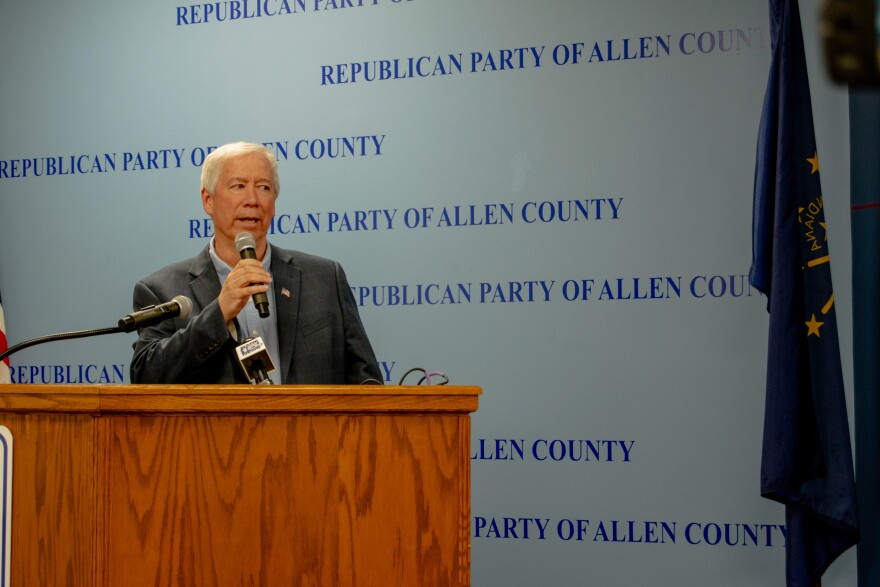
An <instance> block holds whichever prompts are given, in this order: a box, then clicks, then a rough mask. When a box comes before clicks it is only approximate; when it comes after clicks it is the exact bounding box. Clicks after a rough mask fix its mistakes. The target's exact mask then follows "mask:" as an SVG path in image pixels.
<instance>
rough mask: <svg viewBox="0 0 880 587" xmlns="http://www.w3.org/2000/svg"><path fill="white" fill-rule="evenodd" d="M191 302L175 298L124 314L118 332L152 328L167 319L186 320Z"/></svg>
mask: <svg viewBox="0 0 880 587" xmlns="http://www.w3.org/2000/svg"><path fill="white" fill-rule="evenodd" d="M192 307H193V303H192V300H191V299H189V298H188V297H186V296H175V297H174V299H173V300H171V301H170V302H165V303H164V304H159V305H158V306H147V307H146V308H144V309H142V310H138V311H137V312H132V313H131V314H126V315H125V316H123V317H122V318H120V319H119V330H121V331H122V332H131V331H132V330H135V329H137V328H142V327H144V326H152V325H153V324H158V323H159V322H162V321H164V320H168V319H169V318H174V317H176V316H180V317H181V318H186V317H187V316H189V313H190V312H192Z"/></svg>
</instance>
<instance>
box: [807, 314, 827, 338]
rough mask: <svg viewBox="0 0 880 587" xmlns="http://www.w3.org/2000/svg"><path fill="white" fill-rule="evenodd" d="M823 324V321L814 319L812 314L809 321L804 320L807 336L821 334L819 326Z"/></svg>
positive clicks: (818, 335)
mask: <svg viewBox="0 0 880 587" xmlns="http://www.w3.org/2000/svg"><path fill="white" fill-rule="evenodd" d="M823 324H825V323H824V322H819V321H817V320H816V315H815V314H813V315H812V317H811V318H810V321H809V322H806V325H807V336H810V335H813V334H815V335H816V336H817V337H820V336H822V335H821V334H819V327H820V326H822V325H823Z"/></svg>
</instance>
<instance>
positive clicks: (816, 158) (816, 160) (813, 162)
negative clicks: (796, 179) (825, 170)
mask: <svg viewBox="0 0 880 587" xmlns="http://www.w3.org/2000/svg"><path fill="white" fill-rule="evenodd" d="M807 161H809V162H810V165H812V166H813V169H812V170H811V171H810V175H812V174H814V173H816V172H817V171H819V152H818V151H816V152H814V153H813V156H812V157H807Z"/></svg>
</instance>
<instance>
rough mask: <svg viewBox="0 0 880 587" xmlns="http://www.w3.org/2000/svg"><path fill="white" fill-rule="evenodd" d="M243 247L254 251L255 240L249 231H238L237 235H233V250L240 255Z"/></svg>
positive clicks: (255, 246) (255, 248) (255, 247)
mask: <svg viewBox="0 0 880 587" xmlns="http://www.w3.org/2000/svg"><path fill="white" fill-rule="evenodd" d="M245 249H253V250H255V251H256V250H257V241H256V240H255V239H254V235H252V234H251V233H249V232H239V233H238V236H236V237H235V250H236V251H238V254H239V255H240V254H241V252H242V251H243V250H245Z"/></svg>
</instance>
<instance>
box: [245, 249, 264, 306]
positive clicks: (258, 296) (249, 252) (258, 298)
mask: <svg viewBox="0 0 880 587" xmlns="http://www.w3.org/2000/svg"><path fill="white" fill-rule="evenodd" d="M239 255H240V256H241V258H242V259H256V258H257V252H256V251H255V250H254V249H252V248H251V247H247V248H243V249H241V250H240V251H239ZM253 299H254V306H256V307H257V313H259V314H260V318H268V317H269V296H267V295H266V293H265V292H260V293H255V294H254V295H253Z"/></svg>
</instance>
